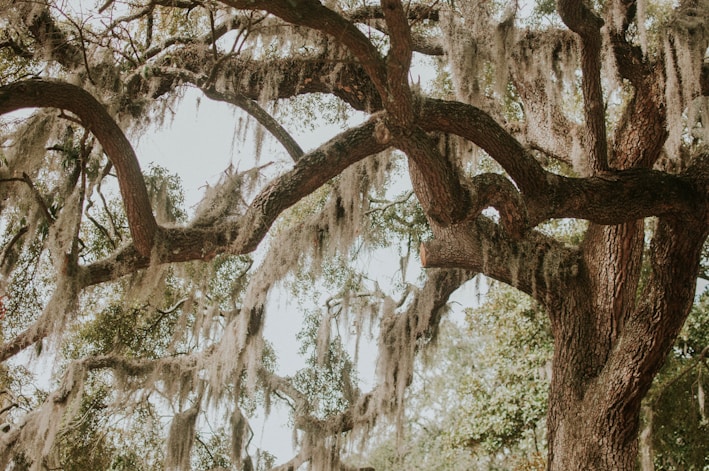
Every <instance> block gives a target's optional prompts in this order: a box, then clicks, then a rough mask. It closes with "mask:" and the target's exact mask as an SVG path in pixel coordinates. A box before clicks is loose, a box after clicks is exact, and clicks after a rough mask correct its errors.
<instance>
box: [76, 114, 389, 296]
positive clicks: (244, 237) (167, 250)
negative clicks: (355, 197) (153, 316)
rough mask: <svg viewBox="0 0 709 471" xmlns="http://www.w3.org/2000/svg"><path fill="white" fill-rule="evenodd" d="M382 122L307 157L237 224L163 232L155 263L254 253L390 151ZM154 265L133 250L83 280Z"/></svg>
mask: <svg viewBox="0 0 709 471" xmlns="http://www.w3.org/2000/svg"><path fill="white" fill-rule="evenodd" d="M378 119H379V116H375V117H374V118H372V119H371V120H369V121H368V122H365V123H364V124H362V125H360V126H359V127H356V128H353V129H350V130H348V131H345V132H343V133H342V134H340V135H339V136H337V137H335V138H333V139H332V140H330V141H329V142H327V143H325V144H323V145H322V146H320V147H319V148H317V149H315V150H313V151H311V152H309V153H307V154H305V155H304V156H303V157H301V158H300V159H299V160H298V162H296V164H295V166H294V168H293V169H292V170H290V171H289V172H287V173H285V174H283V175H281V176H280V177H278V178H276V179H274V180H273V181H272V182H271V183H270V184H268V185H267V186H266V187H265V188H264V189H263V190H261V192H260V193H259V194H258V195H257V196H256V197H255V198H254V200H253V201H252V202H251V204H250V206H249V208H248V209H247V210H246V212H245V213H244V214H243V215H242V216H240V217H238V218H236V219H235V220H231V221H217V222H215V223H214V225H213V226H211V227H209V228H201V227H200V228H196V227H186V228H161V229H160V230H159V236H158V238H157V239H158V240H159V241H160V244H159V245H158V246H157V247H156V249H157V250H156V252H155V253H154V254H153V257H154V258H153V262H156V263H171V262H184V261H190V260H208V259H211V258H212V257H214V256H215V255H216V254H219V253H223V252H229V253H232V254H244V253H248V252H251V251H252V250H254V249H255V248H256V247H257V246H258V244H259V243H260V242H261V240H263V238H264V237H265V235H266V233H267V232H268V230H269V228H270V227H271V225H272V224H273V222H274V221H275V220H276V218H277V217H278V216H279V215H280V214H281V213H282V212H283V211H284V210H285V209H287V208H288V207H290V206H291V205H293V204H294V203H296V202H297V201H299V200H300V199H301V198H303V197H305V196H307V195H309V194H310V193H312V192H313V191H315V190H316V189H317V188H319V187H320V186H322V185H323V184H325V183H326V182H327V181H328V180H330V179H331V178H333V177H335V176H336V175H338V174H339V173H341V172H342V170H344V169H345V168H347V167H348V166H350V165H352V164H353V163H355V162H358V161H359V160H362V159H363V158H365V157H368V156H370V155H374V154H376V153H378V152H381V151H383V150H385V149H386V148H387V147H388V144H382V143H379V142H377V141H376V140H375V139H374V137H373V135H374V134H375V127H376V123H377V122H378ZM149 262H150V258H149V257H147V256H144V255H142V254H140V253H139V252H138V251H137V250H136V248H135V247H134V246H128V247H125V248H124V249H122V250H121V251H120V252H118V253H116V254H114V255H112V256H111V257H110V258H109V259H106V260H102V261H99V262H96V263H93V264H91V265H89V266H86V267H80V280H81V283H82V285H83V286H89V285H94V284H98V283H102V282H105V281H108V280H111V279H115V278H117V277H120V276H122V275H125V274H127V273H130V272H132V271H134V270H136V269H138V268H145V267H147V266H148V264H149Z"/></svg>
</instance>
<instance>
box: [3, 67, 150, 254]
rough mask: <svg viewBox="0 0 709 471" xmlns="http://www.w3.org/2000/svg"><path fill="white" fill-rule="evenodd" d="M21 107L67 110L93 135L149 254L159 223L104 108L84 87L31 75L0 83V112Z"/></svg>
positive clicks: (139, 244) (127, 147)
mask: <svg viewBox="0 0 709 471" xmlns="http://www.w3.org/2000/svg"><path fill="white" fill-rule="evenodd" d="M21 108H60V109H64V110H69V111H71V112H72V113H74V114H76V115H77V116H78V117H79V119H81V121H82V122H83V123H84V126H85V127H86V129H88V130H89V131H91V132H92V133H93V134H94V135H95V136H96V138H97V139H98V141H99V142H100V143H101V146H103V149H104V151H105V152H106V155H107V156H108V158H109V159H110V160H111V162H113V165H114V167H115V168H116V174H117V176H118V184H119V187H120V191H121V195H122V197H123V202H124V204H125V209H126V216H127V218H128V224H129V226H130V231H131V235H132V237H133V241H134V243H135V246H136V248H137V249H138V251H139V252H140V253H142V254H143V255H148V254H149V253H150V250H151V249H152V246H153V241H154V238H155V233H156V231H157V228H158V224H157V222H156V220H155V217H154V216H153V211H152V207H151V206H150V198H149V197H148V191H147V189H146V187H145V181H144V180H143V175H142V173H141V171H140V165H139V164H138V158H137V157H136V155H135V151H134V150H133V146H132V145H131V143H130V142H129V141H128V139H127V138H126V136H125V134H124V133H123V131H122V130H121V128H120V127H119V126H118V124H117V123H116V122H115V120H114V119H113V118H112V117H111V115H109V114H108V112H107V111H106V108H105V107H104V106H103V105H102V104H101V103H99V102H98V101H97V100H96V99H95V98H94V97H93V96H91V94H89V93H88V92H86V91H85V90H83V89H81V88H79V87H77V86H75V85H71V84H68V83H64V82H59V81H54V80H42V79H33V80H26V81H22V82H16V83H13V84H10V85H6V86H4V87H0V114H5V113H9V112H11V111H15V110H18V109H21Z"/></svg>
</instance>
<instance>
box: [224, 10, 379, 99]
mask: <svg viewBox="0 0 709 471" xmlns="http://www.w3.org/2000/svg"><path fill="white" fill-rule="evenodd" d="M224 4H225V5H229V6H231V7H234V8H239V9H246V10H254V9H261V10H265V11H268V12H269V13H272V14H274V15H276V16H278V17H279V18H281V19H283V20H285V21H287V22H289V23H292V24H295V25H299V26H306V27H308V28H312V29H315V30H317V31H322V32H323V33H326V34H328V35H330V36H332V37H334V38H335V39H336V40H337V41H338V42H339V43H341V44H343V45H344V46H345V47H347V48H348V49H349V50H350V52H352V54H354V55H355V57H357V59H358V60H359V62H360V64H361V65H362V67H363V68H364V70H365V71H366V72H367V75H369V77H370V79H371V80H372V82H373V83H374V86H375V87H376V89H377V90H378V92H379V95H380V96H381V97H382V99H383V100H386V97H387V88H388V87H387V79H386V75H387V73H386V66H385V64H384V61H383V60H382V58H381V55H380V54H379V51H378V50H377V48H376V47H375V46H374V45H373V44H372V43H371V41H369V39H367V37H366V36H365V35H364V34H363V33H362V32H361V31H360V30H359V29H357V27H356V26H355V25H354V24H353V23H352V22H350V21H348V20H346V19H345V18H343V17H342V16H340V15H339V14H337V13H336V12H334V11H333V10H330V9H329V8H327V7H325V6H323V5H322V4H321V3H320V2H319V1H318V0H224Z"/></svg>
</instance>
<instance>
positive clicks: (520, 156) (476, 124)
mask: <svg viewBox="0 0 709 471" xmlns="http://www.w3.org/2000/svg"><path fill="white" fill-rule="evenodd" d="M417 124H418V125H419V126H421V128H422V129H423V130H424V131H442V132H446V133H451V134H455V135H457V136H460V137H463V138H465V139H467V140H469V141H471V142H473V143H475V144H476V145H477V146H479V147H480V148H482V149H483V150H484V151H485V152H487V153H488V154H489V155H490V156H491V157H492V158H493V159H495V160H496V161H497V162H498V163H499V164H500V165H501V166H502V167H503V168H504V169H505V171H506V172H507V173H508V174H509V175H510V177H511V178H512V180H514V182H515V183H516V184H517V186H518V187H519V189H520V191H521V192H522V193H523V194H524V195H525V196H529V195H543V194H545V193H546V192H547V183H546V176H547V172H546V171H545V170H544V169H543V168H542V166H541V165H540V164H539V162H537V160H536V159H535V158H534V156H533V155H532V154H531V153H529V152H528V151H527V150H526V149H525V148H524V147H523V146H522V144H520V143H519V141H517V140H516V139H515V138H514V137H513V136H512V135H511V134H510V133H508V132H507V131H505V129H503V128H502V127H501V126H500V125H499V124H498V123H497V121H495V120H494V119H493V118H492V117H491V116H490V115H488V114H487V113H485V112H484V111H482V110H481V109H479V108H476V107H475V106H472V105H467V104H464V103H460V102H455V101H444V100H436V99H430V98H429V99H425V100H424V101H423V103H422V106H421V110H420V114H419V116H418V119H417Z"/></svg>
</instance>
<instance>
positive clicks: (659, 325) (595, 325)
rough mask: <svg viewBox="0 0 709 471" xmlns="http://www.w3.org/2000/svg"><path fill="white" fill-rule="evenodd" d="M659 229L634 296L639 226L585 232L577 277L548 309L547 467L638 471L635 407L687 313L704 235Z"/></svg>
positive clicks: (681, 224) (666, 225) (682, 228)
mask: <svg viewBox="0 0 709 471" xmlns="http://www.w3.org/2000/svg"><path fill="white" fill-rule="evenodd" d="M657 226H658V227H657V229H656V230H655V236H654V239H653V243H652V246H651V249H650V252H649V255H650V261H649V264H650V269H651V273H650V275H649V278H648V279H647V281H646V282H645V283H644V286H643V287H642V293H641V294H639V285H640V274H641V261H642V251H643V234H644V228H643V224H641V223H639V222H637V223H629V224H624V225H621V226H595V225H591V227H590V228H589V230H588V232H587V235H586V239H585V241H584V244H583V258H584V262H585V267H584V268H585V270H582V272H583V273H582V276H579V277H578V278H577V279H576V280H575V281H574V282H573V283H569V286H565V287H564V288H565V289H563V290H561V292H560V293H563V294H564V295H563V296H562V295H560V296H559V297H558V298H557V300H556V301H555V303H554V304H553V305H550V306H548V308H549V309H550V311H551V312H550V315H551V319H552V329H553V331H554V337H555V351H554V359H553V377H552V383H551V392H550V395H549V412H548V421H547V426H548V439H549V460H548V463H549V465H548V469H550V470H581V469H583V470H599V471H607V470H614V471H623V470H635V469H636V468H637V466H638V430H639V422H640V408H641V401H642V398H643V397H644V396H645V394H646V393H647V391H648V389H649V387H650V385H651V383H652V379H653V377H654V376H655V374H656V373H657V371H658V370H659V368H660V367H661V365H662V363H663V362H664V359H665V357H666V356H667V354H668V352H669V350H670V348H671V346H672V344H673V343H674V339H675V338H676V336H677V334H678V332H679V329H680V328H681V326H682V324H683V323H684V320H685V318H686V316H687V314H688V312H689V309H690V306H691V303H692V299H693V294H694V280H696V274H697V269H698V263H697V260H698V259H699V251H700V250H701V246H702V241H703V240H704V238H705V237H706V227H703V226H702V223H701V222H698V221H695V222H694V223H693V222H691V221H676V220H675V221H667V220H665V221H663V220H660V221H659V222H658V224H657ZM570 285H573V286H570Z"/></svg>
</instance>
